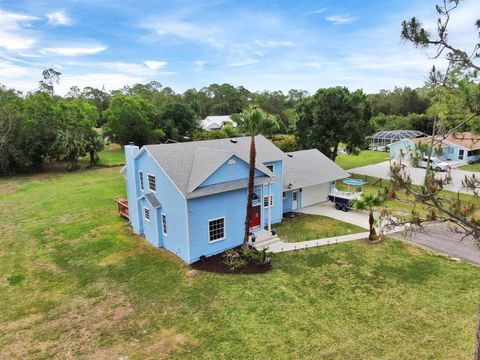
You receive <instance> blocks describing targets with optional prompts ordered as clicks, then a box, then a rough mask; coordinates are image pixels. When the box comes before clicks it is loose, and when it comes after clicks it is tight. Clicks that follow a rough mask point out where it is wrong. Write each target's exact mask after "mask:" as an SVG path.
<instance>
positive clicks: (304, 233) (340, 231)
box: [275, 215, 368, 242]
mask: <svg viewBox="0 0 480 360" xmlns="http://www.w3.org/2000/svg"><path fill="white" fill-rule="evenodd" d="M275 228H276V229H277V230H278V236H279V237H280V238H281V239H282V240H285V241H287V242H299V241H306V240H315V239H322V238H328V237H334V236H342V235H348V234H356V233H361V232H366V231H368V230H366V229H364V228H361V227H359V226H356V225H353V224H348V223H345V222H343V221H340V220H336V219H332V218H329V217H326V216H321V215H302V216H300V217H297V218H293V219H284V220H283V222H282V223H280V224H276V225H275Z"/></svg>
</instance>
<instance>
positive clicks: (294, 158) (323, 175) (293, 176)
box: [283, 149, 350, 212]
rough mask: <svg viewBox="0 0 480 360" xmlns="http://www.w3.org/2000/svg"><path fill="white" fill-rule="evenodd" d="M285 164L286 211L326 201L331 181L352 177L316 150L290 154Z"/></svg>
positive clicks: (284, 197)
mask: <svg viewBox="0 0 480 360" xmlns="http://www.w3.org/2000/svg"><path fill="white" fill-rule="evenodd" d="M283 164H284V167H283V191H284V195H283V212H288V211H295V210H296V209H298V208H302V207H305V206H311V205H314V204H318V203H321V202H324V201H327V200H328V194H329V193H330V190H331V186H332V183H334V182H335V181H336V180H340V179H345V178H347V177H349V176H350V175H349V174H348V173H347V172H346V171H345V170H343V169H342V168H341V167H340V166H338V165H337V164H335V163H334V162H333V161H332V160H330V159H329V158H327V157H326V156H325V155H323V154H322V153H321V152H320V151H318V150H316V149H312V150H301V151H295V152H291V153H287V156H286V158H285V159H284V163H283Z"/></svg>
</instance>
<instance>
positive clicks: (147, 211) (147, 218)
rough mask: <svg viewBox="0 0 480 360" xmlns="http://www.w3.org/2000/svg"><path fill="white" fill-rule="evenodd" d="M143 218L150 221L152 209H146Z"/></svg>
mask: <svg viewBox="0 0 480 360" xmlns="http://www.w3.org/2000/svg"><path fill="white" fill-rule="evenodd" d="M143 216H144V217H145V220H147V221H150V209H148V208H146V207H144V208H143Z"/></svg>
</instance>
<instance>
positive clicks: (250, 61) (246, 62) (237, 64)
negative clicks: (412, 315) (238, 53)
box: [225, 59, 260, 67]
mask: <svg viewBox="0 0 480 360" xmlns="http://www.w3.org/2000/svg"><path fill="white" fill-rule="evenodd" d="M259 62H260V61H258V60H253V59H246V60H243V61H237V62H233V63H228V64H226V65H225V66H227V67H240V66H247V65H253V64H258V63H259Z"/></svg>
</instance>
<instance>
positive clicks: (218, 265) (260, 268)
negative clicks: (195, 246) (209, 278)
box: [190, 253, 272, 274]
mask: <svg viewBox="0 0 480 360" xmlns="http://www.w3.org/2000/svg"><path fill="white" fill-rule="evenodd" d="M190 267H191V268H192V269H195V270H200V271H208V272H213V273H219V274H263V273H266V272H268V271H270V270H272V263H271V262H270V263H268V264H262V265H258V264H255V263H248V264H247V266H245V267H244V268H242V269H239V270H235V271H231V270H230V269H229V268H228V266H227V265H225V264H224V263H223V253H220V254H217V255H213V256H210V257H208V258H206V259H205V260H204V261H197V262H195V263H193V264H191V265H190Z"/></svg>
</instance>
